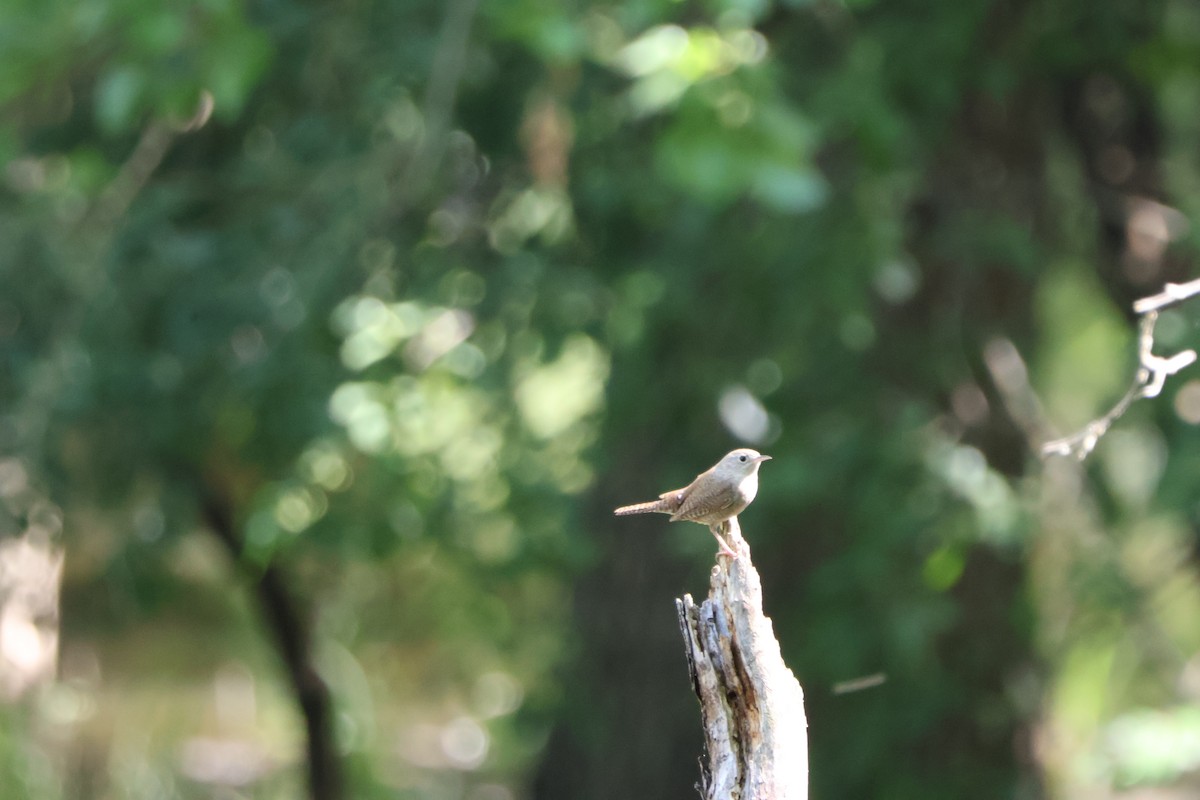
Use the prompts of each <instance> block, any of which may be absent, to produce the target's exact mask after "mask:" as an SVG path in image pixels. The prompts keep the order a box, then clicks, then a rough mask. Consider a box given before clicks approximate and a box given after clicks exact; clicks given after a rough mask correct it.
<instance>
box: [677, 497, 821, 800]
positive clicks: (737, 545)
mask: <svg viewBox="0 0 1200 800" xmlns="http://www.w3.org/2000/svg"><path fill="white" fill-rule="evenodd" d="M730 522H731V525H730V530H729V531H728V534H727V538H728V539H729V543H730V545H732V547H733V549H735V550H737V552H738V558H737V559H736V560H731V559H727V558H722V559H720V563H719V564H718V566H716V567H714V568H713V571H712V580H711V584H710V587H709V591H708V599H707V600H705V601H704V602H703V603H701V604H700V605H699V606H697V605H696V604H695V603H694V602H693V601H692V596H691V595H684V596H683V598H682V599H679V600H676V601H675V606H676V609H677V610H678V612H679V626H680V628H681V629H682V632H683V639H684V646H685V649H686V651H687V659H688V671H689V672H690V673H691V676H692V688H693V689H694V690H695V692H696V696H697V697H699V698H700V717H701V721H702V723H703V725H704V738H705V744H706V749H707V751H708V763H707V764H704V763H703V762H702V764H701V773H702V774H701V786H700V788H701V791H702V793H703V796H704V800H807V798H808V723H807V721H806V719H805V716H804V692H803V690H802V689H801V688H800V683H799V682H798V681H797V680H796V676H794V675H793V674H792V671H791V670H790V669H788V668H787V665H786V664H784V663H783V656H782V655H780V652H779V643H778V642H777V641H776V640H775V633H774V631H773V630H772V628H771V620H769V619H767V617H766V616H764V615H763V611H762V584H761V583H760V582H759V579H758V571H757V570H755V569H754V565H753V564H751V563H750V548H749V546H748V545H747V544H746V541H745V540H744V539H743V538H742V535H741V531H740V529H739V527H738V524H737V519H736V518H734V519H732V520H730Z"/></svg>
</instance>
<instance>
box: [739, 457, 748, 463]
mask: <svg viewBox="0 0 1200 800" xmlns="http://www.w3.org/2000/svg"><path fill="white" fill-rule="evenodd" d="M738 461H741V462H742V463H745V461H746V457H745V456H738Z"/></svg>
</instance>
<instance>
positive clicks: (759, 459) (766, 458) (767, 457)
mask: <svg viewBox="0 0 1200 800" xmlns="http://www.w3.org/2000/svg"><path fill="white" fill-rule="evenodd" d="M754 460H755V461H757V462H759V463H760V464H761V463H762V462H763V461H770V460H771V457H770V456H759V457H758V458H756V459H754Z"/></svg>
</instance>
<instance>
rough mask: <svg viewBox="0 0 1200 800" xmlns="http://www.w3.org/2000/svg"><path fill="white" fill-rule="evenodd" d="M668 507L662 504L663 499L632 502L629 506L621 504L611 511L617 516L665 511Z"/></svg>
mask: <svg viewBox="0 0 1200 800" xmlns="http://www.w3.org/2000/svg"><path fill="white" fill-rule="evenodd" d="M667 510H668V509H667V508H666V507H664V506H663V501H662V500H661V499H660V500H650V501H649V502H646V503H634V504H633V505H631V506H621V507H620V508H618V509H617V510H616V511H614V512H613V513H614V514H616V515H617V516H618V517H624V516H626V515H628V514H653V513H654V512H656V511H661V512H665V511H667Z"/></svg>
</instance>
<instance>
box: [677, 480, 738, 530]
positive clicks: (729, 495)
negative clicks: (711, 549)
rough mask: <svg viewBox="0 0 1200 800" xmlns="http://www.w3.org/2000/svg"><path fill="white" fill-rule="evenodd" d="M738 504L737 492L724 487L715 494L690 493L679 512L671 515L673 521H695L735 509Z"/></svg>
mask: <svg viewBox="0 0 1200 800" xmlns="http://www.w3.org/2000/svg"><path fill="white" fill-rule="evenodd" d="M736 502H737V492H736V491H735V490H734V488H733V487H731V486H723V487H721V488H720V489H719V490H717V491H715V492H706V493H704V494H703V495H702V494H701V493H699V492H688V493H687V494H686V495H685V496H684V498H683V502H682V503H680V505H679V510H678V511H676V512H675V513H674V514H672V515H671V521H672V522H676V521H678V520H681V519H682V520H695V519H698V518H703V517H707V516H708V515H710V514H716V513H718V512H721V511H724V510H726V509H729V508H733V507H734V505H735V504H736Z"/></svg>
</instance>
